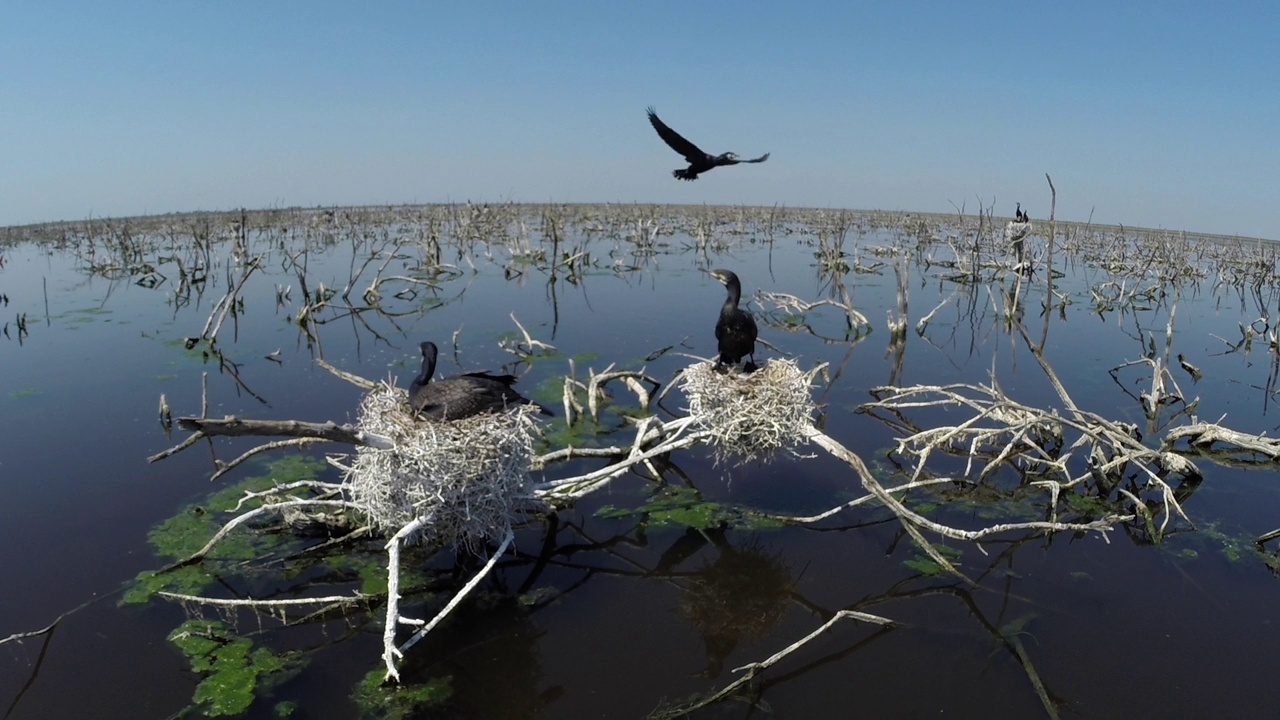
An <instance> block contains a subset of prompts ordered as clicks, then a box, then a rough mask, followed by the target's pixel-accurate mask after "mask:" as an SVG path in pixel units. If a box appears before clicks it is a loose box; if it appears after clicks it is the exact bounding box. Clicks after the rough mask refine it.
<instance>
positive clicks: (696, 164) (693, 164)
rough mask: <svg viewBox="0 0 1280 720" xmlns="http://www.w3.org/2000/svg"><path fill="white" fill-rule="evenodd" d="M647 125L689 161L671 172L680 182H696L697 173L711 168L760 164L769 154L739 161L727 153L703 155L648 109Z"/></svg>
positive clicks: (733, 155) (734, 155)
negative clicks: (683, 166)
mask: <svg viewBox="0 0 1280 720" xmlns="http://www.w3.org/2000/svg"><path fill="white" fill-rule="evenodd" d="M647 112H648V113H649V123H650V124H651V125H653V129H654V130H657V131H658V137H660V138H662V142H664V143H666V144H667V145H670V146H671V149H672V150H675V151H676V152H678V153H680V154H681V155H683V156H684V159H685V160H688V161H689V167H687V168H685V169H683V170H673V171H672V172H671V174H672V175H674V176H676V177H677V178H680V179H681V180H697V179H698V173H704V172H706V171H708V170H710V169H712V168H715V167H720V166H721V165H737V164H738V163H762V162H764V161H765V160H768V159H769V153H765V154H763V155H761V156H760V157H758V158H756V159H754V160H739V159H738V156H737V155H736V154H734V153H731V152H727V153H723V154H721V155H711V154H710V153H705V152H703V151H702V150H700V149H699V148H698V146H697V145H694V144H693V143H691V142H689V141H688V140H685V139H684V138H683V137H681V135H680V133H678V132H676V131H675V130H672V129H671V128H669V127H667V124H666V123H664V122H662V120H660V119H659V118H658V114H657V113H656V112H654V111H653V108H652V107H650V108H649V109H648V110H647Z"/></svg>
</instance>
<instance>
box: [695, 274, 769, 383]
mask: <svg viewBox="0 0 1280 720" xmlns="http://www.w3.org/2000/svg"><path fill="white" fill-rule="evenodd" d="M703 272H705V273H707V274H708V275H710V276H711V277H713V278H715V279H716V280H718V281H719V282H720V284H722V285H724V286H725V287H726V288H728V290H729V294H728V296H727V297H726V298H725V300H724V305H723V306H722V307H721V308H720V319H719V320H717V321H716V341H717V342H718V347H717V350H719V352H720V357H719V358H718V359H717V360H716V370H720V371H723V370H724V367H725V365H734V364H737V363H738V362H739V361H740V360H742V358H744V357H750V358H751V360H749V361H747V362H745V363H743V365H742V369H743V371H744V372H753V371H755V369H756V364H755V359H756V319H755V318H753V317H751V313H749V312H747V311H745V310H743V309H742V308H740V307H738V301H739V300H741V299H742V283H741V282H739V280H738V276H737V275H735V274H734V273H732V272H730V271H728V270H704V271H703Z"/></svg>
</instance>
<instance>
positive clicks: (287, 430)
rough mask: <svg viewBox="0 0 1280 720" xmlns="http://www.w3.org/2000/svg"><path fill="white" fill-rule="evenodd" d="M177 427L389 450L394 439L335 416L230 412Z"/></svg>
mask: <svg viewBox="0 0 1280 720" xmlns="http://www.w3.org/2000/svg"><path fill="white" fill-rule="evenodd" d="M178 427H180V428H182V429H183V430H190V431H192V432H198V433H201V434H202V435H204V436H206V437H212V436H219V435H220V436H225V437H294V438H318V439H321V440H328V441H330V442H339V443H346V444H348V445H364V446H366V447H372V448H379V449H382V450H386V449H388V448H390V447H391V441H390V440H389V439H387V438H384V437H382V436H380V435H375V434H373V433H367V432H363V431H361V430H357V429H356V428H355V427H354V426H352V425H350V424H347V425H339V424H337V423H335V422H333V421H332V420H330V421H328V422H323V423H312V422H304V421H301V420H245V419H242V418H238V417H235V416H234V415H228V416H226V417H224V418H221V419H219V418H198V417H180V418H178ZM159 459H161V456H160V455H153V456H151V457H149V458H147V461H148V462H155V461H156V460H159Z"/></svg>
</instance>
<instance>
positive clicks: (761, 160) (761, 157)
mask: <svg viewBox="0 0 1280 720" xmlns="http://www.w3.org/2000/svg"><path fill="white" fill-rule="evenodd" d="M768 159H769V153H765V154H763V155H761V156H760V157H758V158H756V159H754V160H741V161H740V162H744V163H762V162H764V161H765V160H768Z"/></svg>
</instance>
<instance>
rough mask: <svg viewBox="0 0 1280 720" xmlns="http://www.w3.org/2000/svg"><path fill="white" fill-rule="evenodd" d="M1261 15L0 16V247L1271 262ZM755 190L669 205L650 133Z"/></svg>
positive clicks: (1271, 59)
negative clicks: (261, 231) (867, 242)
mask: <svg viewBox="0 0 1280 720" xmlns="http://www.w3.org/2000/svg"><path fill="white" fill-rule="evenodd" d="M1277 28H1280V4H1278V3H1232V4H1210V3H1175V2H1159V3H1156V2H1152V3H1112V2H1108V3H1090V2H1077V3H1061V2H1059V3H1038V2H1030V3H1028V2H1022V3H1012V2H1011V3H992V4H983V5H975V4H969V3H951V2H936V3H923V2H899V3H886V4H876V5H862V4H858V3H839V2H831V3H803V2H793V3H777V2H771V3H754V2H752V3H744V2H644V3H626V4H624V3H613V2H588V1H587V0H581V1H578V2H519V3H515V2H513V3H482V2H476V3H465V4H464V3H451V4H445V3H426V2H421V3H361V4H354V3H353V4H350V5H347V4H335V3H325V2H265V3H261V2H255V3H238V2H207V3H187V2H176V3H175V2H164V3H159V2H157V3H149V4H137V3H98V2H93V3H89V2H85V3H58V2H47V3H7V4H6V5H5V6H4V7H3V9H0V138H3V142H0V225H9V224H18V223H30V222H42V221H49V220H63V219H72V220H74V219H83V218H85V217H88V216H90V215H91V214H92V215H93V216H94V217H102V216H107V217H111V216H123V215H135V214H143V213H159V212H170V211H186V210H220V209H232V208H238V207H241V206H246V207H251V208H254V207H269V206H294V205H301V206H313V205H321V204H323V205H330V204H363V203H403V202H435V201H446V200H465V199H471V200H485V201H501V200H517V201H526V202H543V201H556V202H595V201H621V202H664V203H665V202H683V203H730V204H758V205H773V204H775V203H779V204H783V205H789V206H819V207H851V208H879V209H890V210H919V211H932V212H949V211H952V210H953V204H955V205H965V206H966V208H967V209H968V211H970V212H973V211H974V209H975V208H976V206H977V205H978V203H979V202H980V201H981V202H982V203H984V204H989V203H991V202H993V201H994V202H995V204H996V211H997V213H1001V214H1012V212H1013V204H1014V202H1015V201H1021V202H1022V203H1023V206H1024V207H1027V208H1028V209H1029V210H1030V212H1031V214H1032V216H1033V217H1035V218H1043V217H1044V216H1046V215H1047V213H1048V210H1049V192H1048V187H1047V185H1046V183H1045V180H1044V174H1045V173H1046V172H1048V173H1050V174H1051V175H1052V176H1053V179H1054V184H1055V185H1056V186H1057V188H1058V215H1059V217H1062V218H1065V219H1070V220H1086V219H1088V218H1089V216H1090V214H1091V213H1092V215H1093V219H1094V220H1095V221H1096V222H1102V223H1124V224H1128V225H1141V226H1148V227H1163V228H1170V229H1187V230H1194V231H1201V232H1217V233H1224V234H1241V235H1249V236H1260V237H1269V238H1280V213H1278V212H1277V207H1278V204H1277V203H1278V201H1280V181H1278V180H1277V167H1280V133H1277V128H1278V126H1280V107H1278V106H1280V92H1277V88H1280V43H1277V42H1276V40H1275V33H1276V29H1277ZM650 104H652V105H655V106H656V107H657V109H658V112H659V113H660V114H661V116H662V117H663V119H664V120H666V121H667V123H668V124H670V125H671V126H672V127H674V128H675V129H676V130H677V131H679V132H681V133H683V134H684V135H686V136H687V137H688V138H689V139H691V140H693V141H694V142H695V143H698V144H699V145H701V146H702V147H703V149H704V150H708V151H710V152H713V153H719V152H724V151H727V150H732V151H735V152H738V153H739V154H742V155H745V156H751V157H754V156H756V155H758V154H760V153H763V152H766V151H768V152H772V153H773V155H772V157H771V158H770V160H769V161H768V162H767V163H764V164H761V165H745V166H739V167H731V168H721V169H717V170H715V171H713V172H711V173H709V174H707V175H704V176H703V177H701V178H700V179H699V180H698V181H697V182H693V183H686V182H679V181H677V180H675V179H673V178H672V177H671V170H672V169H674V168H676V167H680V166H681V159H680V157H679V156H677V155H676V154H675V153H674V152H672V151H671V150H669V149H668V148H666V146H664V145H663V144H662V142H661V141H660V140H659V139H658V137H657V136H656V135H655V134H654V133H653V130H652V129H651V128H650V127H649V125H648V123H647V122H646V121H645V114H644V109H645V106H647V105H650Z"/></svg>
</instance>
